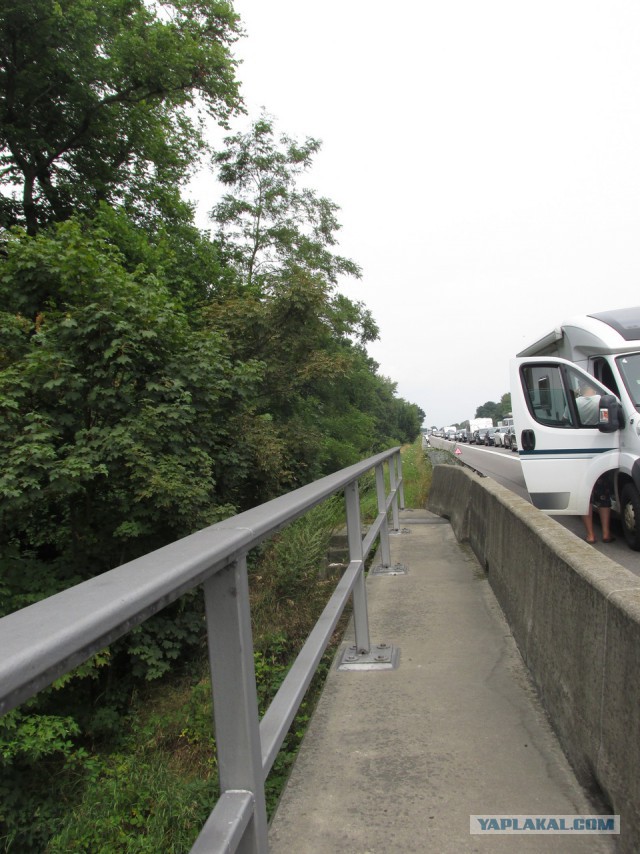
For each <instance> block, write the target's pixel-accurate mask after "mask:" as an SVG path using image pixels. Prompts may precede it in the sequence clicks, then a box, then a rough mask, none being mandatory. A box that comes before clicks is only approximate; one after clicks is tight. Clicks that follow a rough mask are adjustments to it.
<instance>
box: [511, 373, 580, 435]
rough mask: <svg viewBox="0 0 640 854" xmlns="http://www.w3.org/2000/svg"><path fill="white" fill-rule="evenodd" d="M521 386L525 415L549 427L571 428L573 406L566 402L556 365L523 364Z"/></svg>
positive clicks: (562, 383) (573, 415) (573, 423)
mask: <svg viewBox="0 0 640 854" xmlns="http://www.w3.org/2000/svg"><path fill="white" fill-rule="evenodd" d="M521 375H522V385H523V388H524V391H525V397H526V401H527V406H528V407H529V412H530V413H531V414H532V415H533V417H534V418H535V419H536V421H539V422H540V423H541V424H547V425H548V426H549V427H575V426H576V423H575V422H576V413H575V406H570V405H569V402H568V400H567V394H566V391H565V386H564V382H563V380H562V375H561V373H560V369H559V367H558V366H557V365H523V367H522V368H521Z"/></svg>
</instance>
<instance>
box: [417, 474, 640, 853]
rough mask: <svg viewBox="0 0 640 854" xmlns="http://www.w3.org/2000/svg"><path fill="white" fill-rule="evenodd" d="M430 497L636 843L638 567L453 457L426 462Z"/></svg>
mask: <svg viewBox="0 0 640 854" xmlns="http://www.w3.org/2000/svg"><path fill="white" fill-rule="evenodd" d="M428 508H429V510H431V511H432V512H433V513H436V514H438V515H440V516H445V517H447V518H448V519H449V520H450V521H451V525H452V528H453V530H454V532H455V534H456V537H457V538H458V539H459V540H462V541H466V542H468V543H469V544H470V545H471V547H472V548H473V551H474V552H475V554H476V556H477V557H478V559H479V561H480V563H481V564H482V566H483V567H484V568H485V570H486V572H487V574H488V578H489V583H490V584H491V587H492V589H493V591H494V593H495V595H496V598H497V599H498V602H499V603H500V606H501V608H502V610H503V611H504V614H505V616H506V618H507V620H508V622H509V624H510V626H511V630H512V632H513V635H514V638H515V640H516V643H517V644H518V647H519V649H520V652H521V654H522V657H523V659H524V661H525V662H526V664H527V666H528V668H529V670H530V672H531V675H532V678H533V680H534V682H535V684H536V686H537V688H538V691H539V693H540V696H541V698H542V702H543V704H544V706H545V708H546V710H547V712H548V714H549V717H550V719H551V722H552V724H553V726H554V728H555V730H556V732H557V734H558V737H559V739H560V741H561V743H562V746H563V748H564V750H565V753H566V754H567V756H568V758H569V760H570V762H571V763H572V765H573V767H574V769H575V772H576V775H577V777H578V779H579V780H580V782H581V783H582V785H583V786H585V788H587V790H591V791H593V792H594V793H595V792H600V793H602V795H603V796H604V798H605V799H606V801H608V803H609V804H610V809H611V811H612V813H614V814H620V816H621V827H622V834H621V837H620V850H621V851H624V852H627V851H628V852H632V851H633V852H637V851H640V578H638V577H637V576H636V575H634V574H633V573H631V572H629V571H628V570H627V569H625V568H624V567H621V566H619V565H618V564H616V563H614V562H613V561H611V560H609V559H608V558H607V557H604V556H603V555H601V554H600V553H599V552H598V551H596V550H595V549H594V548H593V547H591V546H589V545H588V544H587V543H586V542H583V541H582V540H580V539H579V538H578V537H576V536H575V535H574V534H572V533H571V532H570V531H567V530H566V529H565V528H563V527H562V526H561V525H558V524H557V523H556V522H554V521H553V520H552V519H550V518H548V517H547V516H545V514H544V513H541V512H540V511H539V510H536V508H535V507H533V506H532V505H530V504H528V503H527V502H526V501H524V500H523V499H522V498H520V497H519V496H517V495H515V494H514V493H512V492H510V491H509V490H507V489H505V488H504V487H502V486H500V485H499V484H498V483H496V482H495V481H492V480H490V479H488V478H482V477H480V476H478V475H476V474H475V473H473V472H471V471H469V470H468V469H465V468H462V467H459V466H451V465H441V466H436V467H435V468H434V471H433V481H432V485H431V492H430V495H429V503H428Z"/></svg>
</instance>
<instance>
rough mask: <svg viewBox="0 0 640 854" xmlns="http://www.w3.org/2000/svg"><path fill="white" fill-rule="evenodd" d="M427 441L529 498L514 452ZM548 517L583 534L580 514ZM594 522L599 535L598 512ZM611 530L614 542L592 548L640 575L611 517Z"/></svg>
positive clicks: (638, 559) (637, 558)
mask: <svg viewBox="0 0 640 854" xmlns="http://www.w3.org/2000/svg"><path fill="white" fill-rule="evenodd" d="M429 442H430V444H431V447H433V448H442V449H443V450H446V451H450V452H451V453H454V454H455V455H456V457H458V459H459V460H460V461H461V462H463V463H464V464H465V465H468V466H469V467H470V468H472V469H474V470H475V471H477V472H480V474H483V475H485V476H486V477H492V478H493V479H494V480H496V481H497V482H498V483H501V484H502V485H503V486H506V487H507V488H508V489H510V490H512V492H515V493H517V494H518V495H520V496H521V497H522V498H524V499H525V500H526V501H531V499H530V498H529V493H528V492H527V489H526V486H525V482H524V478H523V477H522V467H521V465H520V459H519V458H518V455H517V454H516V453H513V452H512V451H509V450H506V449H504V448H493V447H485V446H484V445H479V446H476V445H468V444H465V443H457V442H448V441H447V440H446V439H439V438H435V437H433V436H430V437H429ZM549 518H550V519H553V520H554V521H555V522H557V523H558V524H559V525H563V526H564V527H565V528H567V529H568V530H569V531H571V532H572V533H574V534H575V535H576V536H577V537H581V538H584V536H585V531H584V525H583V524H582V520H581V519H580V517H579V516H549ZM595 523H596V524H595V530H596V536H598V537H600V536H601V533H600V526H599V521H598V516H597V514H596V516H595ZM611 530H612V533H613V535H614V536H615V537H616V538H617V539H616V541H615V542H614V543H607V544H606V545H605V544H604V543H602V542H598V543H596V545H595V546H594V548H595V549H597V550H598V551H600V552H602V554H606V556H607V557H608V558H611V560H615V561H616V563H619V564H620V565H621V566H624V567H626V568H627V569H629V570H630V571H631V572H633V573H635V574H636V575H640V552H634V551H632V550H631V549H630V548H629V547H628V546H627V544H626V542H625V539H624V534H623V533H622V528H621V526H620V523H619V521H618V520H617V519H613V520H612V523H611Z"/></svg>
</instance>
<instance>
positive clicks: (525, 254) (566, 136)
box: [200, 0, 640, 426]
mask: <svg viewBox="0 0 640 854" xmlns="http://www.w3.org/2000/svg"><path fill="white" fill-rule="evenodd" d="M233 5H234V8H235V9H236V11H237V12H238V13H239V15H240V16H241V18H242V20H243V24H244V27H245V30H246V32H247V37H246V38H244V39H243V40H241V42H239V43H238V44H237V45H236V50H235V53H236V56H237V57H238V58H240V59H242V60H243V64H242V66H241V67H240V69H239V72H238V76H239V79H240V80H241V81H242V89H243V95H244V98H245V101H246V104H247V107H248V109H249V117H245V119H244V120H243V121H241V122H239V123H236V124H235V125H234V127H237V128H243V129H246V128H247V127H248V123H249V120H250V119H255V118H256V117H257V116H258V114H259V112H260V108H261V107H262V106H264V107H265V108H266V109H267V111H268V112H269V113H270V114H272V115H273V116H275V118H276V120H277V129H278V131H281V132H284V133H287V134H288V135H291V136H296V137H305V136H313V137H316V138H319V139H321V140H322V142H323V146H322V150H321V152H320V153H319V155H318V156H317V157H316V160H315V165H314V168H313V169H312V171H311V172H310V173H309V176H308V180H307V181H306V182H305V183H306V185H308V186H314V187H315V188H316V189H318V190H319V191H320V192H321V194H322V195H325V196H327V197H328V198H330V199H331V200H332V201H334V202H336V203H337V204H338V205H339V206H340V208H341V211H340V221H341V223H342V226H343V228H342V230H341V231H340V233H339V238H340V246H339V248H338V251H339V252H340V254H342V255H346V256H347V257H350V258H352V259H353V260H354V261H356V262H357V263H358V264H359V265H360V266H361V267H362V268H363V277H362V279H361V280H360V281H355V280H354V281H353V282H351V281H346V282H345V284H344V286H343V287H341V290H343V291H344V292H345V293H346V294H347V295H348V296H349V297H351V298H352V299H355V300H362V301H363V302H364V303H365V305H366V306H367V307H368V308H369V309H370V310H371V312H372V313H373V316H374V317H375V319H376V321H377V323H378V325H379V327H380V341H378V342H376V343H375V344H373V345H371V346H370V348H369V352H370V354H371V356H372V357H373V358H374V359H375V360H376V361H377V362H379V364H380V372H381V373H382V374H384V375H385V376H388V377H390V378H391V379H392V380H394V381H395V382H397V384H398V394H399V395H400V396H401V397H404V398H405V399H407V400H409V401H410V402H412V403H417V404H418V405H419V406H420V407H422V409H423V410H424V411H425V412H426V423H427V424H429V425H432V424H434V425H437V426H444V425H446V424H449V423H455V422H459V421H462V420H464V419H467V418H470V417H472V416H473V415H474V413H475V410H476V407H477V406H479V405H481V404H482V403H484V402H485V401H487V400H495V401H497V400H499V399H500V397H501V396H502V395H503V394H504V393H505V392H506V391H508V390H509V374H508V368H509V359H510V358H511V357H512V356H514V355H515V353H516V352H517V351H518V350H520V349H522V348H523V347H524V346H525V345H526V344H528V343H530V342H531V341H533V340H535V339H536V338H538V337H540V336H542V335H543V334H545V333H546V332H547V331H549V330H550V329H551V328H552V327H553V326H555V325H558V324H559V323H560V322H561V321H562V320H564V319H565V318H566V317H568V316H571V315H573V314H582V313H587V312H593V311H602V310H606V309H612V308H620V307H624V306H631V305H636V304H640V292H639V284H640V48H639V45H640V3H638V2H637V0H535V2H532V0H531V1H530V0H419V2H418V0H406V2H404V3H397V4H395V5H392V4H389V3H388V2H384V3H383V2H379V0H323V2H321V3H318V2H313V0H268V2H265V0H235V2H234V4H233ZM204 186H205V185H204V184H201V185H200V187H201V188H202V187H204ZM201 195H204V196H205V198H204V199H203V202H202V209H203V210H204V209H208V208H211V207H212V205H213V203H214V202H215V200H216V199H215V198H212V197H207V196H206V193H203V192H202V190H201Z"/></svg>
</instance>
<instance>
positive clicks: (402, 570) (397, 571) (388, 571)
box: [369, 563, 409, 575]
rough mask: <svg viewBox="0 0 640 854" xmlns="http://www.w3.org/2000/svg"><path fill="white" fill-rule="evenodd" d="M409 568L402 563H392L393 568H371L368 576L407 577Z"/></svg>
mask: <svg viewBox="0 0 640 854" xmlns="http://www.w3.org/2000/svg"><path fill="white" fill-rule="evenodd" d="M408 572H409V568H408V567H407V566H405V565H404V564H403V563H394V564H393V566H382V564H378V565H377V566H372V567H371V569H370V570H369V575H407V574H408Z"/></svg>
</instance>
